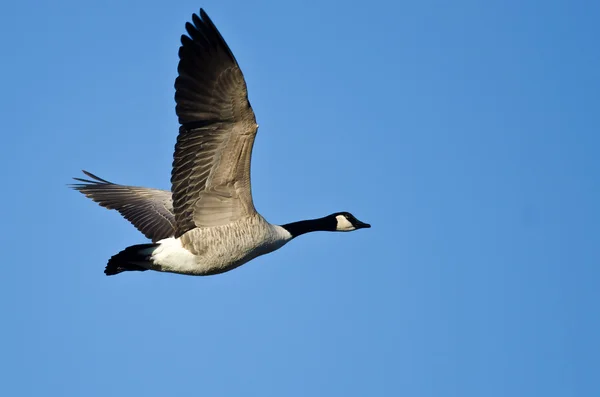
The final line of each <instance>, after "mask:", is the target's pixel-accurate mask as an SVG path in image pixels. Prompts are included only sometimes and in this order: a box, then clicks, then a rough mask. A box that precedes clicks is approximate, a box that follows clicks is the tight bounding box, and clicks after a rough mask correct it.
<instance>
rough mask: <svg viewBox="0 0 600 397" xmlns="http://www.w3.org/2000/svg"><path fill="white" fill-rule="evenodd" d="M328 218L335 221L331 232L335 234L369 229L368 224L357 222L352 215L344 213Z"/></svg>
mask: <svg viewBox="0 0 600 397" xmlns="http://www.w3.org/2000/svg"><path fill="white" fill-rule="evenodd" d="M328 218H331V219H335V229H334V230H333V231H335V232H351V231H353V230H358V229H366V228H370V227H371V225H369V224H368V223H364V222H361V221H359V220H358V219H356V217H355V216H354V215H352V214H351V213H349V212H345V211H344V212H336V213H334V214H331V215H329V216H328Z"/></svg>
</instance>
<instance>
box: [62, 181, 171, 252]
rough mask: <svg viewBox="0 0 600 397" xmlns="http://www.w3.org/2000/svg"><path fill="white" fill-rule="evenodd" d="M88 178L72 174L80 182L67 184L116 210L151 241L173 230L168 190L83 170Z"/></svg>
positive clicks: (169, 235)
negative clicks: (119, 181)
mask: <svg viewBox="0 0 600 397" xmlns="http://www.w3.org/2000/svg"><path fill="white" fill-rule="evenodd" d="M83 172H84V174H86V175H87V176H88V177H90V178H91V179H92V180H89V179H81V178H73V179H75V180H76V181H79V182H81V183H76V184H73V185H71V187H72V188H73V189H75V190H77V191H80V192H81V193H83V194H85V196H86V197H89V198H91V199H92V200H94V201H95V202H97V203H98V204H100V205H101V206H102V207H105V208H108V209H111V210H117V211H119V213H121V215H123V217H125V219H127V220H128V221H129V222H131V223H132V224H133V226H135V227H136V228H137V229H138V230H139V231H140V232H142V233H143V234H144V236H146V237H147V238H149V239H151V240H152V241H153V242H156V241H158V240H162V239H163V238H167V237H172V236H173V235H174V234H175V215H174V214H173V203H172V201H171V192H169V191H166V190H158V189H149V188H145V187H137V186H123V185H117V184H115V183H111V182H108V181H107V180H104V179H102V178H99V177H97V176H96V175H94V174H91V173H89V172H87V171H83Z"/></svg>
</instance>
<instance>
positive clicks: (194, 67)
mask: <svg viewBox="0 0 600 397" xmlns="http://www.w3.org/2000/svg"><path fill="white" fill-rule="evenodd" d="M192 22H193V23H189V22H188V23H187V24H186V26H185V28H186V31H187V35H184V36H182V37H181V47H180V48H179V66H178V68H177V71H178V74H179V75H178V77H177V80H176V81H175V89H176V93H175V101H176V102H177V108H176V112H177V116H178V118H179V123H180V124H181V127H180V129H179V135H178V137H177V143H176V145H175V154H174V160H173V170H172V174H171V183H172V187H171V191H172V192H173V207H174V212H175V221H176V233H175V236H176V237H178V236H180V235H182V234H183V233H185V232H187V231H188V230H191V229H193V228H196V227H211V226H218V225H224V224H227V223H230V222H234V221H236V220H237V219H239V218H241V217H243V216H246V215H249V214H252V213H255V211H256V210H255V209H254V204H253V202H252V194H251V188H250V157H251V155H252V146H253V145H254V137H255V136H256V131H257V128H258V125H257V124H256V119H255V117H254V112H253V111H252V108H251V106H250V102H249V101H248V92H247V89H246V82H245V80H244V76H243V75H242V71H241V70H240V68H239V66H238V63H237V61H236V60H235V57H234V56H233V54H232V53H231V50H230V49H229V47H228V46H227V43H225V40H223V37H222V36H221V34H220V33H219V31H218V30H217V28H216V27H215V25H214V24H213V22H212V21H211V20H210V18H209V17H208V15H206V13H205V12H204V10H202V9H201V10H200V17H198V16H197V15H196V14H194V15H193V16H192Z"/></svg>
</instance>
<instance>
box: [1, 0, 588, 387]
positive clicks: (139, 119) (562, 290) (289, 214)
mask: <svg viewBox="0 0 600 397" xmlns="http://www.w3.org/2000/svg"><path fill="white" fill-rule="evenodd" d="M200 7H204V8H205V9H206V11H207V12H208V14H209V15H210V16H211V18H212V19H213V21H214V22H215V23H216V25H217V26H218V28H219V29H220V30H221V33H222V34H223V35H224V37H225V39H226V40H227V42H228V43H229V45H230V47H231V48H232V50H233V52H234V54H235V55H236V57H237V59H238V61H239V63H240V65H241V67H242V70H243V72H244V74H245V76H246V80H247V83H248V88H249V93H250V100H251V103H252V106H253V108H254V110H255V112H256V115H257V119H258V123H259V124H260V130H259V134H258V137H257V140H256V145H255V150H254V157H253V162H252V178H253V179H252V182H253V194H254V199H255V203H256V206H257V209H258V210H259V211H260V212H261V213H262V214H263V215H264V216H265V217H266V218H267V219H268V220H269V221H271V222H273V223H286V222H290V221H294V220H298V219H305V218H312V217H317V216H322V215H326V214H329V213H331V212H335V211H343V210H345V211H351V212H352V213H354V214H355V215H356V216H357V217H358V218H359V219H361V220H364V221H366V222H369V223H371V224H372V225H373V228H372V229H369V230H364V231H359V232H356V233H349V234H346V233H315V234H312V235H307V236H303V237H301V238H299V239H298V240H297V241H294V242H293V243H291V244H289V245H288V246H286V247H285V248H284V249H282V250H280V251H277V252H275V253H273V254H271V255H268V256H264V257H261V258H258V259H256V260H254V261H252V262H250V263H249V264H247V265H245V266H243V267H241V268H239V269H237V270H235V271H232V272H229V273H227V274H223V275H219V276H213V277H205V278H194V277H184V276H177V275H170V274H159V273H152V272H146V273H143V274H141V273H132V274H122V275H119V276H116V277H110V278H109V277H106V276H104V274H103V273H102V271H103V269H104V266H105V264H106V261H107V260H108V258H109V257H110V256H111V255H113V254H115V253H116V252H118V251H120V250H121V249H123V248H124V247H126V246H128V245H132V244H139V243H143V242H145V241H146V240H145V239H144V237H143V236H142V235H141V234H139V233H138V232H137V231H136V230H135V229H134V228H133V227H132V226H130V225H129V224H128V223H127V222H126V221H125V220H123V219H121V218H120V216H119V215H118V214H117V213H115V212H109V211H107V210H105V209H102V208H100V207H99V206H97V205H96V204H94V203H93V202H91V201H90V200H87V199H86V198H84V197H83V196H82V195H80V194H78V193H76V192H74V191H71V190H69V189H67V188H66V186H65V185H66V184H67V183H69V182H70V178H71V177H72V176H80V175H81V174H80V169H82V168H83V169H87V170H89V171H92V172H94V173H96V174H98V175H99V176H101V177H104V178H106V179H109V180H112V181H114V182H119V183H126V184H137V185H144V186H152V187H160V188H169V178H170V164H171V160H172V151H173V146H174V142H175V137H176V133H177V127H178V126H177V120H176V117H175V112H174V100H173V94H174V89H173V82H174V79H175V77H176V66H177V48H178V45H179V36H180V35H181V34H182V33H183V31H184V24H185V22H186V21H188V20H189V18H190V16H191V14H192V13H193V12H197V11H198V9H199V8H200ZM598 15H600V5H598V4H593V3H592V2H570V1H545V2H541V1H528V0H520V1H506V0H503V1H496V0H494V1H486V2H475V1H465V0H459V1H455V2H452V4H450V3H448V2H442V1H418V2H416V1H415V2H396V1H377V0H375V1H369V2H335V1H327V0H325V1H319V2H282V1H259V2H247V1H206V2H204V3H199V2H196V1H189V0H183V1H177V2H171V1H152V0H151V1H143V2H142V1H129V2H127V4H124V3H123V2H120V1H104V2H90V1H68V0H57V1H52V2H50V1H36V2H32V1H21V2H11V3H7V4H5V5H4V6H3V12H2V15H1V16H0V22H1V23H0V31H1V33H2V34H1V35H0V44H1V48H2V52H3V57H2V62H1V63H0V70H1V71H2V73H0V108H1V109H2V114H1V116H0V120H1V124H0V125H1V128H2V130H3V135H2V136H3V145H2V147H1V148H0V154H1V156H0V166H1V167H0V169H2V184H3V191H2V195H1V196H0V200H1V201H0V204H1V205H2V208H3V209H4V211H3V216H2V225H3V227H2V228H1V229H0V237H1V238H0V241H1V245H2V251H3V252H2V262H3V272H2V277H1V280H2V287H1V288H0V302H1V303H0V309H1V310H2V313H3V317H4V321H3V326H2V327H1V328H0V340H1V341H2V342H1V348H2V354H0V357H1V358H0V372H1V373H2V374H3V379H2V382H0V394H2V395H11V396H16V395H23V396H40V395H44V396H81V395H86V396H107V395H111V396H131V395H145V396H166V395H204V396H248V395H257V396H313V395H316V396H319V395H323V396H366V395H374V396H401V395H402V396H411V397H420V396H460V397H465V396H478V397H479V396H486V397H487V396H498V397H500V396H502V397H505V396H528V397H529V396H561V397H562V396H577V397H580V396H598V395H600V380H598V377H597V375H598V373H599V372H600V359H599V358H598V357H599V356H600V342H599V338H598V335H599V334H600V309H599V307H598V301H599V299H600V292H598V291H599V289H598V284H599V282H600V269H599V267H598V263H599V261H598V257H599V250H598V248H599V247H600V237H599V236H600V234H599V232H600V230H599V226H598V225H600V210H599V205H598V203H599V202H600V184H599V181H600V160H599V158H598V147H599V145H600V135H599V132H600V120H599V116H598V115H599V112H598V110H599V109H600V94H599V93H600V52H599V51H598V47H597V38H598V37H599V36H600V31H599V30H600V28H598V24H597V16H598Z"/></svg>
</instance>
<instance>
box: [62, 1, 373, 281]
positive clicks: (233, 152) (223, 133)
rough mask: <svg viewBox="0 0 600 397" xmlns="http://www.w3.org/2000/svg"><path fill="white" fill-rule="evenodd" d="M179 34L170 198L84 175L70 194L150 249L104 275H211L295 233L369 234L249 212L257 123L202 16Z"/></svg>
mask: <svg viewBox="0 0 600 397" xmlns="http://www.w3.org/2000/svg"><path fill="white" fill-rule="evenodd" d="M185 29H186V31H187V35H183V36H181V47H179V66H178V68H177V71H178V77H177V79H176V80H175V102H176V113H177V117H178V119H179V124H180V128H179V134H178V136H177V143H176V144H175V153H174V156H173V157H174V159H173V169H172V173H171V191H170V192H169V191H166V190H158V189H150V188H145V187H136V186H125V185H118V184H114V183H111V182H108V181H106V180H104V179H101V178H99V177H97V176H95V175H93V174H91V173H89V172H87V171H83V172H84V173H85V174H86V175H87V177H88V178H89V179H83V178H74V179H75V180H77V181H78V182H79V183H76V184H74V185H72V187H73V188H74V189H76V190H78V191H80V192H81V193H83V194H84V195H86V196H87V197H89V198H90V199H92V200H93V201H95V202H97V203H98V204H100V205H101V206H103V207H105V208H108V209H115V210H117V211H119V212H120V213H121V215H123V216H124V217H125V218H126V219H127V220H129V221H130V222H131V223H132V224H133V225H134V226H135V227H136V228H137V229H138V230H139V231H140V232H142V233H143V234H144V235H145V236H146V237H147V238H149V239H150V240H152V243H148V244H138V245H133V246H130V247H128V248H126V249H124V250H123V251H121V252H119V253H118V254H116V255H114V256H113V257H112V258H110V260H109V261H108V264H107V265H106V269H105V270H104V273H105V274H106V275H109V276H110V275H114V274H118V273H121V272H124V271H133V270H137V271H145V270H155V271H161V272H171V273H179V274H186V275H197V276H201V275H212V274H219V273H223V272H226V271H229V270H232V269H235V268H236V267H238V266H240V265H242V264H244V263H246V262H248V261H250V260H252V259H254V258H256V257H257V256H260V255H264V254H267V253H269V252H272V251H274V250H276V249H278V248H281V247H282V246H283V245H285V244H286V243H287V242H289V241H290V240H292V239H293V238H295V237H298V236H300V235H302V234H304V233H308V232H315V231H332V232H333V231H338V232H349V231H352V230H358V229H362V228H368V227H371V226H370V225H369V224H366V223H363V222H361V221H359V220H358V219H356V218H355V217H354V216H353V215H352V214H350V213H348V212H337V213H334V214H331V215H328V216H325V217H323V218H318V219H310V220H303V221H299V222H292V223H288V224H285V225H281V226H278V225H272V224H270V223H268V222H267V221H266V220H265V219H264V218H263V217H262V216H261V215H260V214H259V213H258V212H257V211H256V209H255V208H254V204H253V202H252V194H251V189H250V157H251V155H252V146H253V144H254V138H255V136H256V132H257V130H258V124H256V119H255V117H254V112H253V111H252V107H251V106H250V102H249V101H248V93H247V90H246V82H245V80H244V76H243V75H242V71H241V70H240V68H239V66H238V63H237V61H236V60H235V57H234V56H233V54H232V52H231V50H230V49H229V46H228V45H227V44H226V43H225V40H224V39H223V37H222V36H221V34H220V33H219V31H218V30H217V28H216V27H215V25H214V24H213V22H212V21H211V20H210V18H209V17H208V15H207V14H206V12H204V10H202V9H200V16H198V15H196V14H193V15H192V22H191V23H190V22H188V23H186V25H185Z"/></svg>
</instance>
